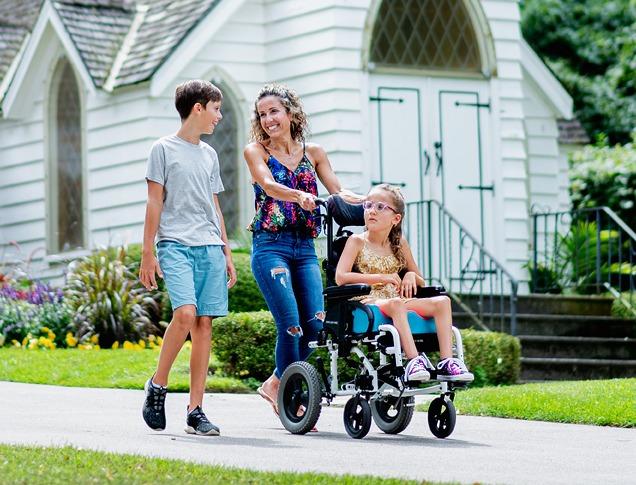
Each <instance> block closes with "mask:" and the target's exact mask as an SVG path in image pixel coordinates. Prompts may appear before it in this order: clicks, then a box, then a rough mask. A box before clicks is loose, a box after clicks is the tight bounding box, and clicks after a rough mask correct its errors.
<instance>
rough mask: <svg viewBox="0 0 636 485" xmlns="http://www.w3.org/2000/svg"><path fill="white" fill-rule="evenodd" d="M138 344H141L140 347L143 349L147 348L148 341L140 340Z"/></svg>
mask: <svg viewBox="0 0 636 485" xmlns="http://www.w3.org/2000/svg"><path fill="white" fill-rule="evenodd" d="M137 344H138V345H139V347H141V348H142V349H145V348H146V342H144V341H143V340H141V339H140V340H139V342H137Z"/></svg>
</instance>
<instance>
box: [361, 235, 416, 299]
mask: <svg viewBox="0 0 636 485" xmlns="http://www.w3.org/2000/svg"><path fill="white" fill-rule="evenodd" d="M353 268H354V271H357V272H359V273H364V274H392V273H399V272H400V271H401V270H402V269H404V265H403V264H401V263H400V261H399V260H398V259H397V258H396V257H395V255H394V254H387V255H379V254H376V253H374V252H373V251H371V249H370V248H369V247H368V246H367V240H366V238H365V239H364V246H362V249H361V250H360V252H359V253H358V256H357V257H356V260H355V261H354V263H353ZM398 296H400V289H399V288H397V287H396V286H395V285H386V284H383V283H377V284H375V285H372V286H371V293H369V295H365V296H364V299H365V300H368V299H378V298H396V297H398Z"/></svg>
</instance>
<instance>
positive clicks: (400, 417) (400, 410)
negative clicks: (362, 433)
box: [371, 396, 415, 434]
mask: <svg viewBox="0 0 636 485" xmlns="http://www.w3.org/2000/svg"><path fill="white" fill-rule="evenodd" d="M414 403H415V398H414V397H413V396H411V397H403V398H400V399H398V398H397V397H393V396H387V397H385V398H381V399H375V400H373V401H371V414H372V416H373V421H375V424H376V426H377V427H378V428H380V429H381V430H382V431H384V432H385V433H387V434H398V433H401V432H402V431H404V430H405V429H406V428H407V426H408V425H409V424H410V423H411V419H413V412H414V411H415V406H414Z"/></svg>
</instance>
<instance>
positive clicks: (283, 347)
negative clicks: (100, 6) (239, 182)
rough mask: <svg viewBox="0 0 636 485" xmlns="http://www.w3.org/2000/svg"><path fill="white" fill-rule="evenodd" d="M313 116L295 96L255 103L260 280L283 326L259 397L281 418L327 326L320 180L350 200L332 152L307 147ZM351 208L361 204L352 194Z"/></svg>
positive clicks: (261, 97) (255, 256)
mask: <svg viewBox="0 0 636 485" xmlns="http://www.w3.org/2000/svg"><path fill="white" fill-rule="evenodd" d="M306 134H307V116H306V115H305V113H304V111H303V107H302V104H301V102H300V99H299V98H298V96H297V95H296V93H295V92H294V91H292V90H291V89H289V88H288V87H286V86H284V85H280V84H268V85H266V86H264V87H263V88H262V89H261V90H260V92H259V93H258V96H257V98H256V102H255V103H254V114H253V118H252V128H251V140H252V142H251V143H250V144H249V145H247V147H245V151H244V156H245V160H246V162H247V165H248V167H249V170H250V174H251V176H252V183H253V186H254V195H255V206H256V214H255V216H254V220H253V221H252V223H251V224H250V226H249V228H248V229H249V230H250V231H252V232H253V251H252V272H253V273H254V277H255V278H256V282H257V283H258V286H259V288H260V290H261V292H262V293H263V296H264V297H265V301H266V302H267V306H268V307H269V309H270V311H271V312H272V315H273V317H274V321H275V322H276V331H277V339H276V369H275V370H274V372H273V374H272V375H271V377H269V378H268V379H267V380H266V381H265V382H264V383H263V385H262V387H259V389H258V393H259V394H260V395H261V396H262V397H263V398H264V399H266V400H267V401H268V402H269V403H270V404H271V406H272V408H273V410H274V412H275V413H276V414H278V408H277V404H276V403H277V396H278V387H279V384H280V376H281V375H282V373H283V372H284V371H285V369H286V368H287V366H289V364H291V363H292V362H295V361H298V360H305V359H307V357H308V356H309V354H310V353H311V350H310V348H309V346H308V344H309V342H311V341H312V340H316V336H317V334H318V331H319V330H320V329H321V328H322V322H323V320H324V310H323V296H322V277H321V274H320V268H319V266H318V258H317V257H316V251H315V248H314V238H315V237H316V236H317V235H318V234H319V232H320V217H319V212H318V210H317V209H316V202H315V201H316V197H317V195H318V186H317V181H316V177H318V178H319V179H320V181H321V182H322V184H323V185H324V186H325V188H326V189H327V190H328V191H329V193H330V194H335V193H341V194H342V193H343V191H342V188H341V185H340V182H339V181H338V178H337V177H336V175H335V174H334V172H333V169H332V168H331V164H330V162H329V158H328V157H327V154H326V153H325V150H324V149H323V148H322V147H321V146H319V145H317V144H315V143H305V137H306ZM344 195H345V196H346V197H347V198H348V199H349V200H355V199H356V196H355V195H353V194H351V193H350V192H349V193H347V194H344Z"/></svg>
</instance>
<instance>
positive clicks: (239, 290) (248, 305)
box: [229, 252, 267, 312]
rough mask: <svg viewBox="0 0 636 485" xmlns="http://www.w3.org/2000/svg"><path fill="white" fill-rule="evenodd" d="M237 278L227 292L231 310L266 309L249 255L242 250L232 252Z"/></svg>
mask: <svg viewBox="0 0 636 485" xmlns="http://www.w3.org/2000/svg"><path fill="white" fill-rule="evenodd" d="M232 259H233V261H234V266H235V267H236V274H237V277H238V280H237V282H236V285H235V286H234V288H232V289H231V290H230V292H229V309H230V311H231V312H252V311H258V310H267V304H266V303H265V300H264V299H263V295H262V294H261V290H259V288H258V285H257V284H256V280H255V279H254V275H253V274H252V268H251V266H250V255H249V254H247V253H244V252H236V253H233V254H232Z"/></svg>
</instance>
